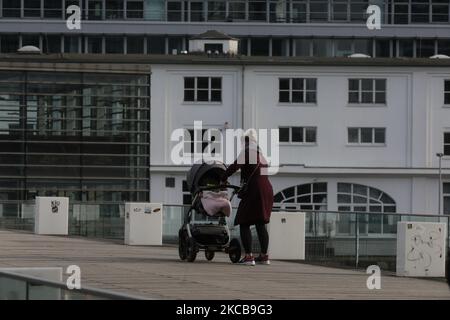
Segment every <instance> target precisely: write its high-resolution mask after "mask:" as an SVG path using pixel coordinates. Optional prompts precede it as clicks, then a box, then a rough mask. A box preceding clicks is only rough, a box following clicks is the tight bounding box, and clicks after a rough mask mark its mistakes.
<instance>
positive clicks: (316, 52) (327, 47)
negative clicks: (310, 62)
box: [308, 39, 333, 57]
mask: <svg viewBox="0 0 450 320" xmlns="http://www.w3.org/2000/svg"><path fill="white" fill-rule="evenodd" d="M308 55H309V54H308ZM332 55H333V40H331V39H313V56H314V57H331V56H332Z"/></svg>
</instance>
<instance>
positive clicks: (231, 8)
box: [228, 1, 245, 21]
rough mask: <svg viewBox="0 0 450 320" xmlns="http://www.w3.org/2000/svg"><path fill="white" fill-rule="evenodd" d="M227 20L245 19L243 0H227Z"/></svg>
mask: <svg viewBox="0 0 450 320" xmlns="http://www.w3.org/2000/svg"><path fill="white" fill-rule="evenodd" d="M228 20H230V21H233V20H245V1H239V2H238V1H232V2H228Z"/></svg>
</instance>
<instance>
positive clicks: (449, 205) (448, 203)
mask: <svg viewBox="0 0 450 320" xmlns="http://www.w3.org/2000/svg"><path fill="white" fill-rule="evenodd" d="M443 193H444V194H443V196H444V214H449V215H450V182H446V183H444V185H443Z"/></svg>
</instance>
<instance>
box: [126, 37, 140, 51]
mask: <svg viewBox="0 0 450 320" xmlns="http://www.w3.org/2000/svg"><path fill="white" fill-rule="evenodd" d="M127 53H131V54H142V53H144V37H140V36H127Z"/></svg>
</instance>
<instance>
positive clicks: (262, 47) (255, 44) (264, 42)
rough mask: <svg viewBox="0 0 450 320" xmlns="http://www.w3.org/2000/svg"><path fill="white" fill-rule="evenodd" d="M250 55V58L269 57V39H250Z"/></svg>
mask: <svg viewBox="0 0 450 320" xmlns="http://www.w3.org/2000/svg"><path fill="white" fill-rule="evenodd" d="M250 44H251V55H252V56H268V55H269V39H267V38H252V39H251V43H250Z"/></svg>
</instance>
